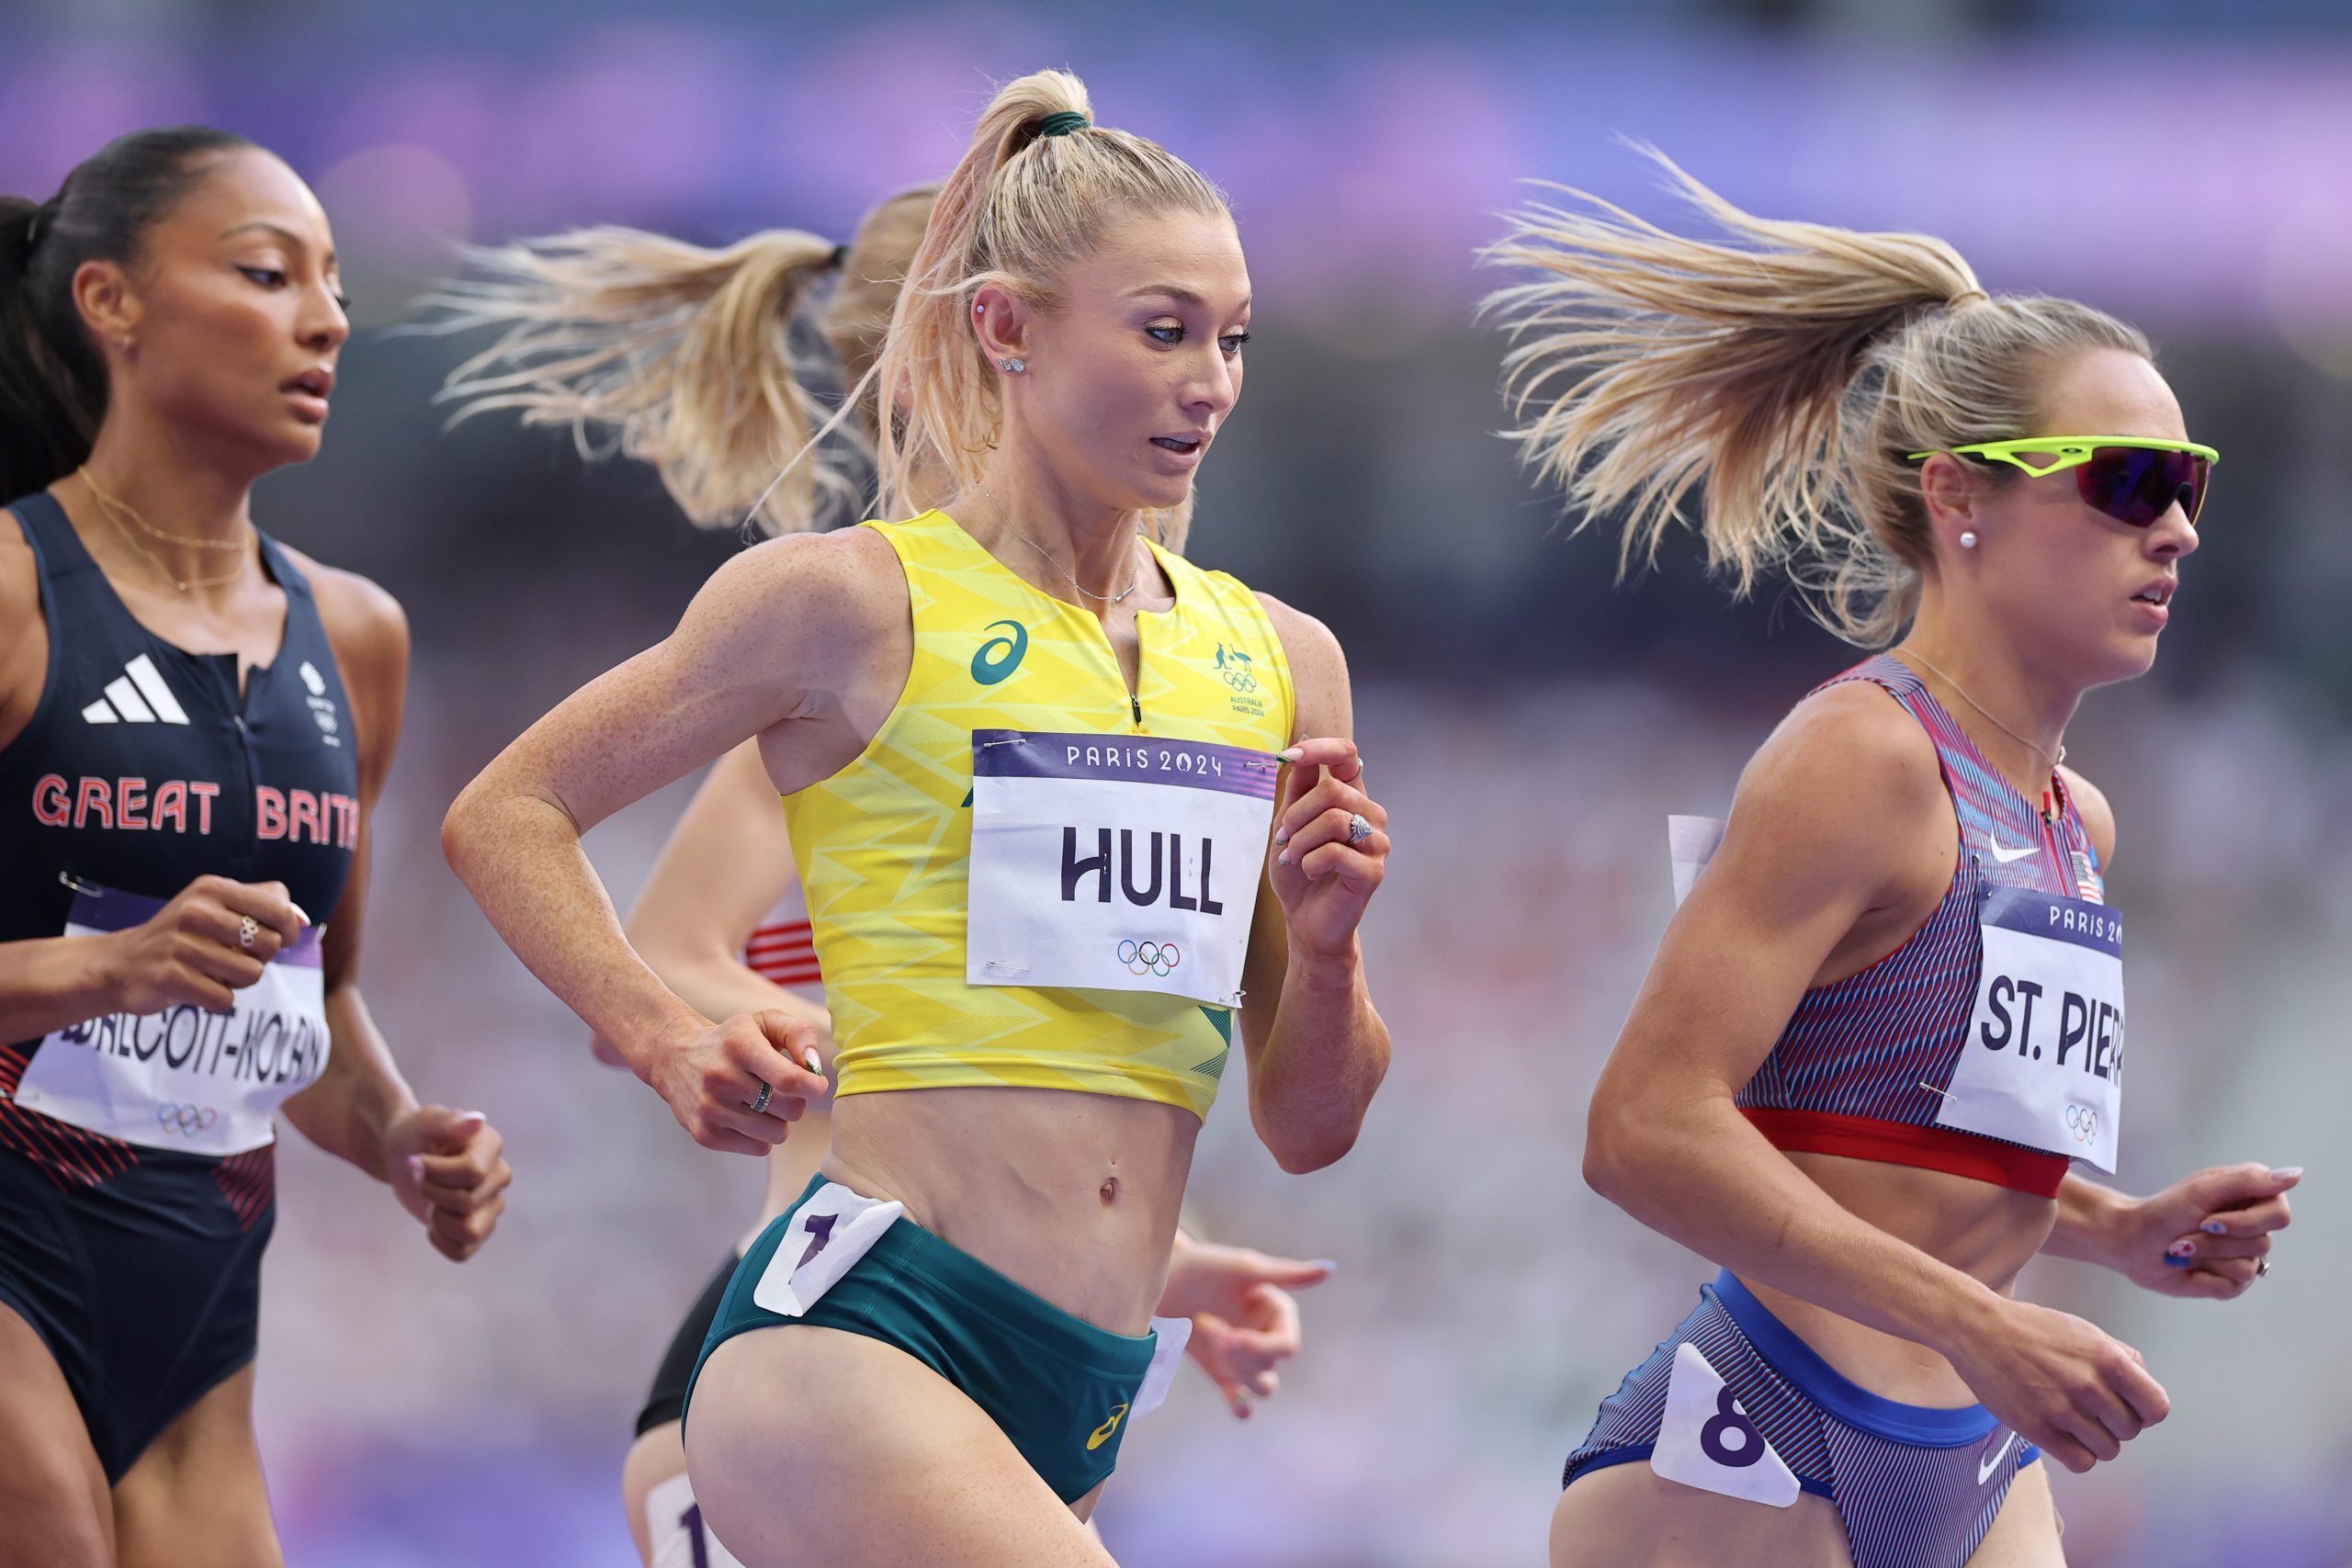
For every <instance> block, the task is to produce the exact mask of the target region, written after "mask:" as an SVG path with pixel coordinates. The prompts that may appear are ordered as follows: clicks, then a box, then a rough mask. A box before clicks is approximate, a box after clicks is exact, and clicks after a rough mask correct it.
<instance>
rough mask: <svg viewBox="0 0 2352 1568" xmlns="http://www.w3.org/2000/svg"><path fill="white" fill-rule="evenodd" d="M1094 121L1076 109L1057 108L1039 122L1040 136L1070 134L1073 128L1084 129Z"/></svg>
mask: <svg viewBox="0 0 2352 1568" xmlns="http://www.w3.org/2000/svg"><path fill="white" fill-rule="evenodd" d="M1093 123H1094V122H1093V121H1092V120H1091V119H1089V118H1086V117H1085V116H1084V115H1082V114H1080V113H1079V112H1078V111H1077V110H1076V109H1056V110H1055V111H1054V112H1053V113H1052V114H1049V115H1047V116H1046V118H1043V119H1041V120H1039V121H1038V122H1037V134H1038V135H1040V136H1068V135H1069V133H1070V132H1071V131H1073V130H1085V129H1086V128H1087V127H1088V126H1091V125H1092V124H1093Z"/></svg>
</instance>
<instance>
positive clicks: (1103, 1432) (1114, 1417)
mask: <svg viewBox="0 0 2352 1568" xmlns="http://www.w3.org/2000/svg"><path fill="white" fill-rule="evenodd" d="M1126 1418H1127V1407H1126V1406H1125V1405H1124V1404H1122V1405H1120V1406H1119V1407H1118V1408H1117V1409H1116V1410H1114V1411H1112V1412H1111V1418H1110V1419H1109V1420H1108V1421H1105V1422H1103V1425H1101V1426H1100V1427H1095V1428H1094V1430H1093V1431H1091V1432H1090V1433H1088V1434H1087V1436H1086V1451H1087V1452H1088V1453H1092V1452H1093V1451H1094V1450H1096V1449H1099V1448H1101V1447H1102V1446H1103V1444H1105V1443H1107V1442H1109V1441H1110V1440H1111V1438H1112V1435H1113V1434H1114V1433H1115V1432H1117V1431H1118V1429H1119V1423H1120V1422H1122V1421H1124V1420H1125V1419H1126Z"/></svg>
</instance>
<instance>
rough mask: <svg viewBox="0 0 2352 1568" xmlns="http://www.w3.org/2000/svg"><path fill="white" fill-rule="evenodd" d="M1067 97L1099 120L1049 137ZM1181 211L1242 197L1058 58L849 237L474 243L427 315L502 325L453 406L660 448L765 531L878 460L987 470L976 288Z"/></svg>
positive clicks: (959, 484) (1171, 538)
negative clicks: (835, 400) (814, 389)
mask: <svg viewBox="0 0 2352 1568" xmlns="http://www.w3.org/2000/svg"><path fill="white" fill-rule="evenodd" d="M1056 114H1077V115H1083V116H1087V117H1088V118H1089V123H1088V124H1086V125H1085V126H1084V127H1082V128H1080V129H1076V130H1069V131H1066V132H1064V133H1062V134H1057V135H1046V134H1044V133H1043V132H1042V131H1041V129H1040V127H1041V125H1042V124H1043V122H1045V121H1046V119H1047V118H1049V117H1051V116H1053V115H1056ZM1171 209H1173V210H1186V211H1198V212H1204V213H1212V214H1218V215H1226V214H1227V207H1226V203H1225V197H1223V195H1222V194H1220V193H1219V192H1218V191H1217V189H1216V187H1215V186H1212V185H1210V184H1209V183H1208V181H1206V180H1205V179H1204V178H1202V177H1201V176H1200V175H1198V174H1196V173H1194V172H1193V169H1192V168H1190V167H1189V166H1188V165H1186V164H1184V163H1183V162H1182V160H1181V159H1179V158H1177V157H1175V156H1174V155H1173V154H1172V153H1170V152H1167V151H1166V150H1165V149H1164V148H1161V147H1159V145H1157V144H1156V143H1154V142H1150V141H1145V140H1144V139H1143V138H1141V137H1139V136H1135V135H1132V134H1130V133H1128V132H1126V131H1124V130H1107V129H1105V128H1103V127H1101V126H1097V125H1094V124H1092V123H1091V108H1090V107H1089V105H1088V102H1087V97H1086V88H1085V86H1084V85H1083V84H1081V83H1080V81H1079V79H1078V78H1077V77H1075V76H1073V75H1070V74H1069V73H1067V72H1062V71H1041V72H1038V73H1035V74H1032V75H1028V76H1023V77H1022V78H1020V79H1019V80H1017V81H1015V82H1012V83H1010V84H1008V85H1005V86H1004V87H1003V88H1001V89H1000V90H999V91H998V93H997V94H996V96H995V97H994V98H993V99H992V100H991V101H990V103H989V107H988V108H987V109H986V110H985V111H983V113H982V114H981V116H980V120H979V124H978V127H977V128H976V129H975V130H974V131H973V134H972V142H971V146H970V147H969V149H967V151H966V152H965V154H964V157H963V159H962V161H961V162H959V163H958V164H956V169H955V172H954V173H953V174H951V175H949V176H948V177H947V179H946V181H945V182H944V184H942V185H938V186H916V187H913V188H911V189H909V190H904V191H901V192H899V194H897V195H896V196H893V197H890V198H888V200H886V201H884V202H882V203H881V204H880V205H879V206H877V207H876V208H875V209H873V210H872V211H870V212H869V213H867V214H866V216H865V219H864V220H861V222H860V224H859V227H858V233H857V238H856V240H855V241H854V243H851V244H850V245H849V246H847V247H845V249H844V250H836V248H835V247H834V246H833V245H832V243H831V242H829V241H826V240H823V239H820V237H818V236H817V235H814V234H810V233H806V232H803V231H797V230H789V229H778V230H770V231H765V232H763V233H758V234H753V235H752V236H751V237H750V238H748V239H745V240H742V241H740V242H738V243H735V244H733V245H729V246H728V247H726V248H724V249H719V250H708V249H705V248H703V247H701V246H697V245H690V244H686V243H684V242H682V241H678V240H673V239H668V238H666V237H664V236H662V235H659V234H649V233H646V232H644V231H639V230H635V229H625V228H616V227H605V228H595V229H587V230H578V231H572V232H571V233H566V234H560V235H555V236H552V237H549V238H545V239H537V240H526V241H521V242H518V243H515V244H511V245H502V246H496V247H489V248H478V249H474V250H471V251H469V253H468V255H469V261H470V263H471V265H472V272H473V276H469V277H466V278H461V279H458V280H456V281H453V282H450V283H447V284H445V285H443V286H442V287H441V288H439V289H438V290H436V291H435V293H434V294H432V295H430V296H428V297H427V299H425V301H424V304H425V306H426V307H427V309H428V310H429V311H430V317H429V320H428V322H427V324H426V330H429V331H436V332H456V331H463V330H467V329H469V328H475V327H485V326H490V327H501V328H503V329H504V331H503V334H502V335H501V336H500V338H499V339H498V341H497V342H495V343H493V344H491V346H490V347H488V348H486V349H484V350H483V351H482V352H481V353H480V354H477V355H474V356H473V357H471V358H470V359H468V360H467V361H466V362H465V363H464V364H462V365H460V366H458V368H457V369H456V370H454V371H452V372H451V373H450V375H449V377H448V378H447V382H446V384H445V385H444V387H443V389H442V396H443V397H444V398H446V399H450V400H456V401H457V403H458V412H457V415H456V417H457V418H458V419H465V418H469V417H470V416H472V415H474V414H477V413H483V412H489V411H491V410H493V409H516V410H520V411H521V412H522V416H523V422H524V423H526V424H543V425H568V426H570V427H571V431H572V434H573V438H574V440H575V441H576V442H577V443H578V445H579V447H580V450H581V452H582V455H583V456H585V457H592V458H593V457H600V456H603V455H605V453H607V452H609V451H612V450H618V451H619V452H621V453H622V454H623V455H625V456H627V457H634V458H637V459H639V461H642V462H647V463H650V464H652V465H653V466H654V467H655V468H657V469H658V470H659V471H660V473H661V475H662V483H663V485H664V486H665V487H667V489H668V490H669V491H670V494H671V495H672V496H673V498H674V499H675V500H676V501H677V502H678V504H679V506H680V507H681V508H683V509H684V512H685V513H686V515H687V516H688V517H689V518H690V519H692V520H693V521H694V522H695V524H697V525H700V526H703V527H721V526H728V525H733V524H735V523H737V522H739V521H743V520H745V518H744V514H745V513H746V512H750V513H752V516H751V518H750V519H749V521H751V522H752V523H753V524H754V525H756V526H757V527H759V528H760V529H761V530H762V531H763V532H766V533H770V534H775V533H785V532H790V531H793V530H796V529H801V528H807V527H809V526H812V525H814V524H815V522H816V520H817V518H818V516H819V514H820V511H821V508H822V505H823V503H824V502H826V501H827V500H828V499H829V498H831V497H837V496H845V495H847V494H849V493H850V492H852V491H854V489H855V488H856V485H855V476H856V475H857V474H858V472H859V471H860V469H861V468H862V467H863V466H864V465H865V463H867V462H871V464H872V467H873V472H874V474H875V477H876V483H875V488H876V500H877V505H878V510H880V511H881V512H882V513H885V514H888V515H893V516H906V515H910V514H911V513H916V512H921V511H922V510H924V509H925V508H927V507H930V506H934V505H936V504H938V503H939V502H942V501H944V500H946V499H947V496H946V495H945V494H944V491H949V490H954V489H957V488H962V489H969V488H971V487H972V486H973V485H975V484H977V483H978V479H979V475H980V469H981V467H982V464H983V463H984V461H985V458H986V456H987V454H988V453H989V451H991V450H993V449H994V447H995V446H996V443H997V437H998V434H999V432H1000V431H1001V428H1002V423H1003V418H1004V410H1003V405H1002V401H1001V396H1000V392H999V388H998V382H997V376H998V370H997V368H996V367H994V366H993V365H991V364H990V363H989V359H988V356H987V355H986V353H985V351H984V350H983V349H982V347H981V345H980V341H979V336H978V333H977V332H975V331H974V329H973V325H972V321H971V301H972V298H973V296H974V295H975V294H977V293H978V291H979V289H980V288H983V287H985V286H987V285H989V284H995V285H998V286H1000V287H1001V288H1006V289H1008V290H1011V291H1012V292H1013V293H1015V294H1017V295H1019V296H1020V297H1021V298H1022V299H1025V300H1027V301H1029V302H1030V303H1031V304H1033V305H1034V306H1035V307H1037V308H1038V309H1039V310H1051V309H1052V308H1053V306H1054V304H1055V302H1056V301H1055V297H1054V294H1053V289H1052V283H1053V279H1054V277H1055V276H1057V273H1058V272H1059V271H1060V269H1061V268H1063V267H1064V266H1067V265H1069V263H1071V262H1073V261H1075V260H1078V259H1079V258H1080V257H1082V256H1084V255H1085V254H1087V253H1088V252H1089V251H1090V250H1091V248H1092V247H1093V246H1094V245H1095V244H1096V243H1099V242H1100V240H1101V238H1102V236H1103V232H1104V231H1106V230H1107V229H1108V228H1109V227H1110V226H1111V225H1112V224H1113V223H1114V222H1116V221H1118V220H1121V219H1123V218H1126V217H1131V216H1136V215H1140V214H1146V213H1155V212H1162V211H1168V210H1171ZM836 267H838V269H839V270H840V272H841V278H840V281H839V283H838V284H837V285H836V287H835V288H834V290H833V292H832V296H831V303H830V305H829V306H828V307H827V308H826V309H825V310H823V311H822V313H821V315H818V316H816V317H815V318H814V319H813V320H811V319H810V316H811V312H810V311H809V301H810V299H811V296H812V294H813V293H814V291H815V290H816V289H817V288H818V286H819V284H820V281H821V280H822V279H823V278H824V277H825V276H826V275H827V274H828V273H830V272H831V271H833V270H834V269H835V268H836ZM796 321H804V322H807V323H808V324H809V325H811V326H813V327H815V328H816V329H817V330H818V331H820V333H822V335H823V336H824V337H825V338H826V339H827V340H828V341H829V343H830V344H831V349H832V354H833V357H834V358H835V359H836V360H837V362H838V366H839V368H840V370H841V378H842V388H843V392H844V395H843V397H842V400H841V403H840V405H839V406H838V407H837V408H834V409H833V410H831V412H827V411H826V410H824V409H823V408H822V407H821V405H820V403H819V402H818V401H817V400H816V399H815V397H814V396H813V395H812V394H811V393H810V391H809V388H808V382H809V380H810V379H811V378H812V377H813V376H814V375H815V374H816V371H817V367H816V366H814V365H812V364H811V363H810V360H809V355H808V354H807V353H806V352H805V350H796V348H795V346H794V343H793V334H792V330H791V329H792V327H793V325H794V323H795V322H796ZM884 410H889V411H892V413H891V417H888V418H885V417H883V411H884ZM607 433H609V434H607ZM1192 512H1193V503H1192V501H1191V499H1190V498H1189V497H1188V498H1187V499H1186V500H1185V502H1184V503H1183V504H1182V505H1181V506H1178V507H1171V508H1168V509H1165V510H1163V511H1155V512H1147V513H1144V514H1143V515H1142V518H1141V520H1140V521H1141V524H1142V525H1143V526H1145V527H1146V528H1148V530H1149V531H1150V532H1151V533H1152V534H1153V536H1155V537H1156V538H1157V539H1158V540H1159V542H1160V543H1161V544H1162V545H1164V546H1166V547H1168V548H1170V549H1173V550H1182V548H1183V547H1184V540H1185V536H1186V535H1187V533H1188V532H1189V531H1190V526H1191V521H1192Z"/></svg>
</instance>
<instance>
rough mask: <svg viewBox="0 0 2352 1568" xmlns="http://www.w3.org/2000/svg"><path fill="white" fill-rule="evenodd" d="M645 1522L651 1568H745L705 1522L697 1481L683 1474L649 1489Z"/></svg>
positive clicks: (646, 1499) (646, 1496) (646, 1497)
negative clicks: (690, 1479) (697, 1494)
mask: <svg viewBox="0 0 2352 1568" xmlns="http://www.w3.org/2000/svg"><path fill="white" fill-rule="evenodd" d="M645 1525H646V1531H645V1539H646V1544H647V1545H648V1546H650V1547H651V1548H652V1551H651V1552H650V1556H649V1561H650V1563H651V1568H743V1564H742V1562H741V1561H740V1560H738V1559H737V1557H736V1555H735V1554H734V1553H733V1552H731V1551H728V1550H727V1548H726V1546H725V1544H724V1543H722V1542H721V1541H720V1540H719V1539H718V1537H717V1536H715V1535H713V1534H711V1533H710V1526H709V1525H707V1524H706V1523H704V1522H703V1517H702V1505H701V1504H699V1503H697V1502H695V1488H694V1483H692V1482H690V1481H688V1480H687V1479H686V1477H685V1476H684V1474H683V1473H681V1474H677V1475H673V1476H672V1477H670V1479H669V1480H667V1481H664V1482H662V1483H661V1484H660V1485H658V1486H655V1487H651V1488H650V1489H649V1490H648V1491H647V1492H646V1494H645Z"/></svg>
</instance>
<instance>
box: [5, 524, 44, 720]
mask: <svg viewBox="0 0 2352 1568" xmlns="http://www.w3.org/2000/svg"><path fill="white" fill-rule="evenodd" d="M48 673H49V626H48V625H47V623H45V622H44V621H43V620H42V619H41V614H40V567H39V564H38V563H37V562H36V561H35V560H34V559H33V547H32V546H31V545H30V544H28V543H27V542H26V539H25V534H24V530H23V529H21V528H19V527H17V520H16V518H15V517H13V516H12V515H10V514H8V513H0V746H6V745H7V744H8V743H9V742H10V741H12V740H14V739H16V738H17V736H18V735H20V734H22V733H23V732H24V728H25V726H26V725H28V724H29V723H31V722H32V717H33V710H34V709H35V708H36V707H38V706H40V690H41V683H42V682H43V681H44V680H46V679H47V677H48Z"/></svg>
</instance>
